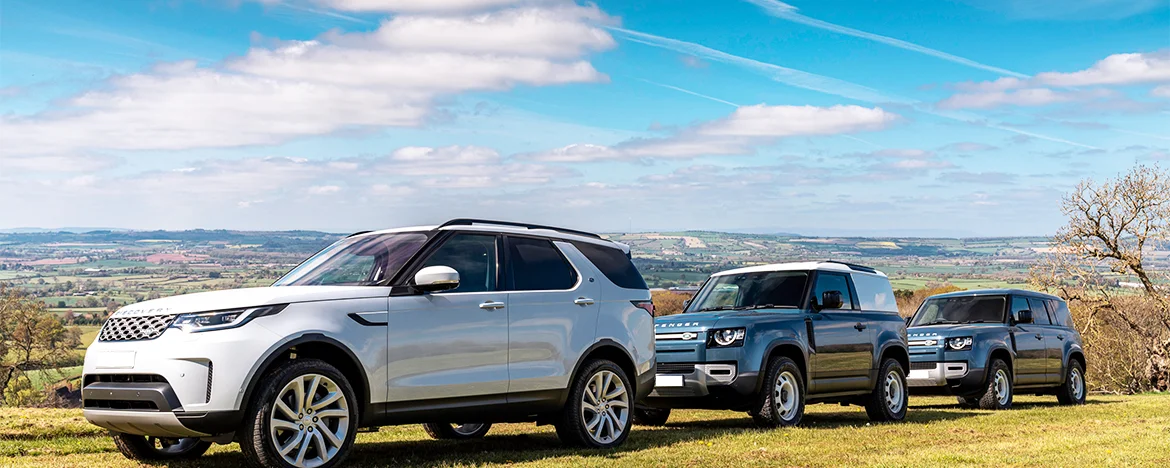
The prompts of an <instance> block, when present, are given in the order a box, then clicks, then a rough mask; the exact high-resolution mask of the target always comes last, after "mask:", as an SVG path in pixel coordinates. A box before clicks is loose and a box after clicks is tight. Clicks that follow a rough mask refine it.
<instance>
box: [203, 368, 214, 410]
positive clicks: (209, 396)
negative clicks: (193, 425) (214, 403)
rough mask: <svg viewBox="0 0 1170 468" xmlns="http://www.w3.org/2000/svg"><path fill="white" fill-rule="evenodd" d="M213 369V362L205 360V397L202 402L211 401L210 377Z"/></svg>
mask: <svg viewBox="0 0 1170 468" xmlns="http://www.w3.org/2000/svg"><path fill="white" fill-rule="evenodd" d="M214 371H215V363H213V362H211V361H207V399H205V400H203V402H204V403H211V378H212V374H213V373H214Z"/></svg>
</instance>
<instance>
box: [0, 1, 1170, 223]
mask: <svg viewBox="0 0 1170 468" xmlns="http://www.w3.org/2000/svg"><path fill="white" fill-rule="evenodd" d="M1168 25H1170V2H1166V1H1163V0H1136V1H1133V0H1036V1H1030V2H1026V3H1021V2H1011V1H1006V0H994V1H974V0H958V1H954V2H924V1H920V2H905V1H894V0H879V1H860V0H842V2H814V1H811V0H790V1H785V2H781V1H778V0H733V1H722V2H715V1H710V0H686V1H667V0H644V1H639V2H628V1H624V2H623V1H617V0H598V1H596V2H588V3H586V2H577V1H573V0H428V1H416V0H366V1H361V2H354V1H350V0H211V1H205V2H183V1H178V2H158V1H155V0H138V1H126V2H118V4H117V5H116V7H111V6H110V5H105V4H101V3H94V2H86V1H84V0H61V1H56V2H37V1H33V0H7V1H5V2H4V3H3V15H0V31H2V32H0V34H2V36H0V39H2V40H0V70H3V73H0V199H3V200H11V201H14V202H10V203H7V204H6V205H7V206H6V210H5V214H4V219H3V220H0V224H4V225H9V226H126V227H129V228H131V229H155V228H157V229H164V230H186V229H196V228H199V227H201V226H222V227H223V228H224V229H233V230H249V231H281V230H297V229H300V228H303V227H306V226H307V227H309V228H310V229H313V230H322V232H354V231H357V230H360V228H361V227H363V226H400V225H415V224H423V223H424V222H426V221H434V220H439V219H447V218H453V217H457V215H467V214H473V215H474V217H477V218H497V219H516V220H523V221H528V222H532V223H538V224H547V225H563V226H567V227H588V228H591V229H592V230H595V231H601V232H659V231H682V230H688V229H691V230H693V229H696V228H701V229H702V230H711V231H716V232H756V233H758V232H769V231H783V232H799V233H802V234H805V235H810V236H818V237H819V236H825V235H830V234H832V233H842V234H841V235H845V236H850V235H852V236H859V237H927V238H929V237H940V238H941V237H945V238H1000V237H1033V236H1035V237H1042V236H1044V235H1043V234H1040V235H1038V234H1037V233H1050V234H1047V235H1051V233H1055V232H1056V231H1057V229H1059V228H1060V226H1062V225H1063V224H1064V222H1065V218H1064V216H1063V215H1062V213H1061V210H1060V203H1061V198H1062V197H1063V196H1064V195H1065V194H1067V193H1069V192H1070V191H1071V190H1072V189H1073V188H1074V187H1075V185H1076V184H1077V183H1079V182H1080V181H1082V180H1085V179H1093V180H1095V181H1098V182H1100V181H1101V180H1102V179H1106V178H1113V177H1116V176H1118V175H1119V174H1121V173H1123V172H1125V171H1126V170H1127V169H1129V168H1130V167H1132V166H1133V165H1135V164H1158V163H1160V162H1165V161H1170V134H1167V132H1166V129H1167V128H1170V43H1167V41H1166V38H1167V33H1168V31H1170V28H1168ZM1159 129H1161V130H1159ZM883 233H885V235H883ZM838 236H840V235H838Z"/></svg>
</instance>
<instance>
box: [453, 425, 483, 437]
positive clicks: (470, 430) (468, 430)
mask: <svg viewBox="0 0 1170 468" xmlns="http://www.w3.org/2000/svg"><path fill="white" fill-rule="evenodd" d="M452 426H453V427H452V428H451V429H452V430H454V431H455V433H456V434H459V435H465V436H469V435H472V434H475V433H476V432H478V431H479V430H480V429H483V423H475V424H454V425H452Z"/></svg>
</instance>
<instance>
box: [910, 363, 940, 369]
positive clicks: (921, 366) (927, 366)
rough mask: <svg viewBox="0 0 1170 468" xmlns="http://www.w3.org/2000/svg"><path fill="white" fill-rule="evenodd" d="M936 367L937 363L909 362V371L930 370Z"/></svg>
mask: <svg viewBox="0 0 1170 468" xmlns="http://www.w3.org/2000/svg"><path fill="white" fill-rule="evenodd" d="M937 365H938V363H937V362H911V363H910V370H931V369H934V368H935V366H937Z"/></svg>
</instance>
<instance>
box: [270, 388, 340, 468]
mask: <svg viewBox="0 0 1170 468" xmlns="http://www.w3.org/2000/svg"><path fill="white" fill-rule="evenodd" d="M349 417H350V413H349V401H347V400H346V398H345V393H344V392H343V391H342V390H341V387H339V386H338V385H337V383H336V382H334V381H333V380H332V379H330V378H329V377H326V376H324V375H320V374H306V375H302V376H299V377H296V378H294V379H293V380H292V381H291V382H289V383H288V384H286V385H285V386H284V388H283V389H281V390H280V392H279V393H277V396H276V400H275V401H274V402H273V405H272V414H271V415H270V416H269V427H270V433H271V434H270V435H271V438H272V443H273V444H275V447H276V452H277V453H278V454H280V456H281V457H282V458H283V459H284V461H285V462H287V463H289V464H291V465H293V466H297V467H304V468H314V467H317V466H321V465H324V464H325V463H328V462H329V460H332V459H333V457H335V456H337V453H338V452H339V451H340V450H341V446H342V445H344V444H345V439H346V437H347V436H348V435H349V434H348V432H349Z"/></svg>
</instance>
